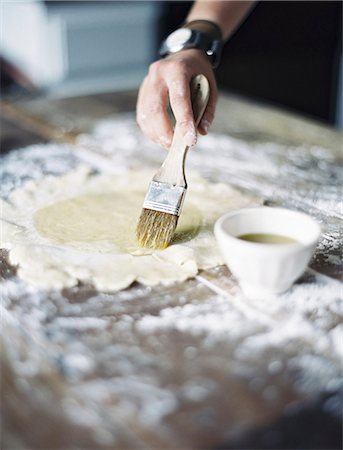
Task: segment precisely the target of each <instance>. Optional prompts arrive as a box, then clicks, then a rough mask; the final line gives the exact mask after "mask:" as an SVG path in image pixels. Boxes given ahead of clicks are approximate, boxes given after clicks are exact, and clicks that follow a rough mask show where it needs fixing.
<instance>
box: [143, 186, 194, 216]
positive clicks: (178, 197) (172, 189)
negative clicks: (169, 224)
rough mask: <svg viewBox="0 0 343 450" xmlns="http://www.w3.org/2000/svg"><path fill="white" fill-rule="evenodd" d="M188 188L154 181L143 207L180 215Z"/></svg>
mask: <svg viewBox="0 0 343 450" xmlns="http://www.w3.org/2000/svg"><path fill="white" fill-rule="evenodd" d="M186 190H187V189H186V188H184V187H182V186H173V185H171V184H169V183H162V182H160V181H152V182H151V183H150V186H149V189H148V192H147V195H146V197H145V200H144V203H143V208H145V209H152V210H154V211H159V212H165V213H168V214H172V215H173V216H179V215H180V214H181V209H182V204H183V201H184V198H185V194H186Z"/></svg>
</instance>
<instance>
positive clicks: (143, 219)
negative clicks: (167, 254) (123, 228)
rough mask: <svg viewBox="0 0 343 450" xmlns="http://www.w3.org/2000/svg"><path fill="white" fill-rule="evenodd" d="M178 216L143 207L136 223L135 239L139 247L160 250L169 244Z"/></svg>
mask: <svg viewBox="0 0 343 450" xmlns="http://www.w3.org/2000/svg"><path fill="white" fill-rule="evenodd" d="M178 218H179V217H178V216H177V215H173V214H168V213H165V212H160V211H154V210H152V209H145V208H143V210H142V212H141V215H140V218H139V222H138V225H137V239H138V243H139V245H140V246H141V247H145V248H150V249H154V250H162V249H164V248H166V247H168V245H169V244H170V242H171V240H172V238H173V235H174V232H175V229H176V226H177V221H178Z"/></svg>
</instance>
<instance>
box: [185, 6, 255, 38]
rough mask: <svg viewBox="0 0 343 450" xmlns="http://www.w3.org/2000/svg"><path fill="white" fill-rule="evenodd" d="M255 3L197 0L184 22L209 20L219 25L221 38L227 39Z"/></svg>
mask: <svg viewBox="0 0 343 450" xmlns="http://www.w3.org/2000/svg"><path fill="white" fill-rule="evenodd" d="M255 3H256V2H255V1H250V0H247V1H232V0H221V1H214V0H197V1H196V2H195V3H194V5H193V7H192V9H191V11H190V12H189V14H188V16H187V19H186V22H191V21H193V20H210V21H211V22H214V23H216V24H217V25H218V26H219V28H220V29H221V31H222V34H223V39H224V40H227V39H228V38H229V37H230V36H231V34H232V33H233V32H234V31H235V29H236V28H237V27H238V26H239V25H240V23H241V22H242V20H243V19H244V18H245V17H246V16H247V14H248V13H249V11H250V10H251V8H252V7H253V5H254V4H255Z"/></svg>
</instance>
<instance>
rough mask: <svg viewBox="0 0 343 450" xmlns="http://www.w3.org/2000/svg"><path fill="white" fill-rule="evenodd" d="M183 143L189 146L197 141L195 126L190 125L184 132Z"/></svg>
mask: <svg viewBox="0 0 343 450" xmlns="http://www.w3.org/2000/svg"><path fill="white" fill-rule="evenodd" d="M184 140H185V144H186V145H188V146H189V147H191V146H192V145H195V144H196V142H197V134H196V131H195V128H194V127H193V126H192V127H190V128H189V129H188V131H187V132H186V134H185V135H184Z"/></svg>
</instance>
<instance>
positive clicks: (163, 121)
mask: <svg viewBox="0 0 343 450" xmlns="http://www.w3.org/2000/svg"><path fill="white" fill-rule="evenodd" d="M167 105H168V90H167V86H166V85H165V84H164V83H156V82H155V81H154V80H152V79H151V78H149V77H146V78H145V80H144V81H143V83H142V86H141V88H140V90H139V94H138V100H137V123H138V125H139V126H140V128H141V129H142V131H143V133H144V134H145V135H146V136H147V137H148V138H150V139H151V140H152V141H154V142H156V143H157V144H159V145H161V146H162V147H165V148H169V147H170V145H171V141H172V137H173V125H172V123H171V120H170V118H169V115H168V113H167Z"/></svg>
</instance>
